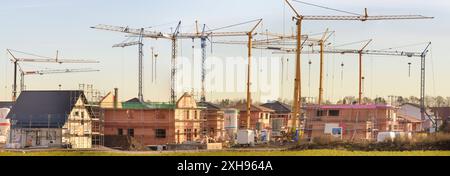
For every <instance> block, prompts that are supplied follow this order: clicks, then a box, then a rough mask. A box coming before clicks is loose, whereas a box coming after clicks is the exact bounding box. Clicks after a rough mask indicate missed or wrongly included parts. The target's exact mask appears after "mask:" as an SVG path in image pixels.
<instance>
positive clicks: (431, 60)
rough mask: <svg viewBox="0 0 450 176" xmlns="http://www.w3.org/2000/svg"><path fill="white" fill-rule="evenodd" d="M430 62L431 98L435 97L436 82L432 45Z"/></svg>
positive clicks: (431, 46) (431, 47)
mask: <svg viewBox="0 0 450 176" xmlns="http://www.w3.org/2000/svg"><path fill="white" fill-rule="evenodd" d="M430 57H431V59H430V62H431V75H432V77H433V96H436V81H435V74H434V61H433V45H430Z"/></svg>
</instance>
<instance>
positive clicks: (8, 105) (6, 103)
mask: <svg viewBox="0 0 450 176" xmlns="http://www.w3.org/2000/svg"><path fill="white" fill-rule="evenodd" d="M13 104H14V102H12V101H0V108H11V107H12V106H13Z"/></svg>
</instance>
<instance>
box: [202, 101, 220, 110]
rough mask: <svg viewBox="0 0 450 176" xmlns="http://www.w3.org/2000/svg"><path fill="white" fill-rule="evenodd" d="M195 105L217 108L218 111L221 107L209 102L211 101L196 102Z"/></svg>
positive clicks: (211, 108) (210, 108)
mask: <svg viewBox="0 0 450 176" xmlns="http://www.w3.org/2000/svg"><path fill="white" fill-rule="evenodd" d="M197 106H200V107H205V108H206V109H207V110H217V111H219V110H221V109H222V108H221V107H220V106H219V105H217V104H214V103H211V102H198V103H197Z"/></svg>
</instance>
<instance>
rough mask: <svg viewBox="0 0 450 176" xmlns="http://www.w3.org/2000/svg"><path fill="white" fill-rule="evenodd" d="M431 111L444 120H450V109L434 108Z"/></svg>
mask: <svg viewBox="0 0 450 176" xmlns="http://www.w3.org/2000/svg"><path fill="white" fill-rule="evenodd" d="M431 111H432V112H433V113H436V115H437V116H438V117H440V118H442V119H446V118H450V107H432V108H431Z"/></svg>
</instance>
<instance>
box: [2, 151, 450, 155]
mask: <svg viewBox="0 0 450 176" xmlns="http://www.w3.org/2000/svg"><path fill="white" fill-rule="evenodd" d="M0 156H450V151H392V152H391V151H370V152H366V151H346V150H302V151H202V152H162V153H158V152H120V151H118V152H106V151H45V152H42V151H39V152H38V151H27V152H11V151H3V152H0Z"/></svg>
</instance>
